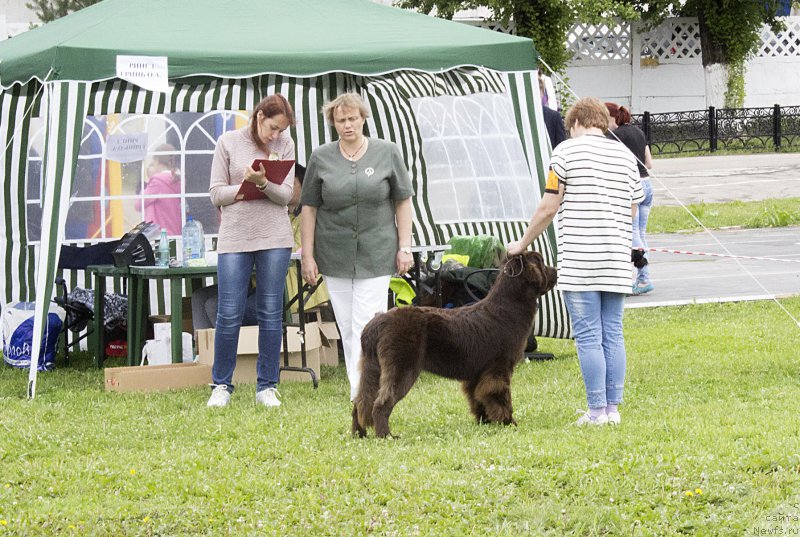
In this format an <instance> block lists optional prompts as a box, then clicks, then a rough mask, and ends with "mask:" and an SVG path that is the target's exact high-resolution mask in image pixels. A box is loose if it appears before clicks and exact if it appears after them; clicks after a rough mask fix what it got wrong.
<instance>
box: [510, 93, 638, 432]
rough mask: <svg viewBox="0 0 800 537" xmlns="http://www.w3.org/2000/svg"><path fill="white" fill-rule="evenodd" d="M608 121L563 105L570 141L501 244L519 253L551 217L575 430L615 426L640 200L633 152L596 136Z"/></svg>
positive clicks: (596, 104) (601, 111)
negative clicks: (571, 368) (521, 228)
mask: <svg viewBox="0 0 800 537" xmlns="http://www.w3.org/2000/svg"><path fill="white" fill-rule="evenodd" d="M608 118H609V116H608V111H607V110H606V107H605V106H604V105H603V103H601V102H600V101H599V100H598V99H596V98H594V97H587V98H583V99H581V100H579V101H578V102H577V103H575V105H574V106H573V107H572V108H570V110H569V111H568V112H567V116H566V124H567V126H568V128H569V131H570V136H571V138H570V139H569V140H566V141H565V142H562V143H561V144H559V146H558V147H557V148H555V150H554V151H553V156H552V159H551V161H550V170H549V172H548V177H547V182H546V185H545V193H544V195H543V196H542V201H541V202H540V203H539V206H538V207H537V208H536V212H535V213H534V215H533V218H532V219H531V222H530V224H529V225H528V228H527V229H526V230H525V234H524V235H523V237H522V239H520V240H519V241H516V242H512V243H510V244H509V245H508V247H507V249H508V254H509V255H515V254H519V253H522V252H523V251H524V250H525V249H526V248H527V247H528V246H529V245H530V244H531V242H533V241H534V239H536V237H538V236H539V235H540V234H541V233H542V232H543V231H544V230H545V229H546V228H547V226H548V225H549V224H550V222H552V220H553V218H554V217H555V216H556V214H558V222H557V224H558V225H557V230H558V288H559V289H560V290H561V291H562V293H563V295H564V299H565V301H566V304H567V311H568V312H569V315H570V319H571V321H572V332H573V335H574V337H575V343H576V345H577V347H578V360H579V361H580V365H581V372H582V374H583V380H584V384H585V386H586V399H587V402H588V406H589V410H587V411H586V412H583V414H582V416H581V417H580V418H579V419H578V422H577V423H578V425H585V424H591V425H602V424H606V423H612V424H615V425H616V424H619V423H620V414H619V410H618V408H617V407H618V405H619V404H620V403H622V392H623V386H624V382H625V366H626V364H625V362H626V355H625V341H624V338H623V333H622V313H623V305H624V300H625V295H626V294H628V293H629V292H630V288H631V287H630V278H631V269H630V255H631V221H632V216H633V215H634V214H635V213H636V204H638V203H639V202H640V201H642V199H643V198H644V194H643V192H642V186H641V183H640V180H639V172H638V170H637V168H636V161H635V160H634V158H633V155H632V154H631V153H630V151H628V149H627V148H626V147H625V146H624V145H623V144H621V143H620V142H618V141H616V140H610V139H608V138H606V137H605V136H604V135H605V132H606V130H607V129H608Z"/></svg>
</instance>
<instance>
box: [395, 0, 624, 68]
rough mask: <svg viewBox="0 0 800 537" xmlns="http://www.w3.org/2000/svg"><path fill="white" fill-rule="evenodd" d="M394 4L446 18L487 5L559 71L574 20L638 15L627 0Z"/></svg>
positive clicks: (418, 0) (405, 0) (408, 0)
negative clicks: (510, 24)
mask: <svg viewBox="0 0 800 537" xmlns="http://www.w3.org/2000/svg"><path fill="white" fill-rule="evenodd" d="M397 5H398V6H399V7H402V8H406V9H409V8H411V9H416V10H418V11H420V12H422V13H426V14H430V13H431V12H432V11H434V10H435V11H436V15H437V16H439V17H442V18H446V19H452V18H453V15H455V14H456V13H457V12H458V11H462V10H469V9H476V8H478V7H486V8H489V10H491V12H492V16H493V19H494V20H496V21H499V22H502V23H504V24H508V22H509V21H511V20H513V21H514V24H515V26H516V33H517V35H519V36H522V37H529V38H531V39H533V42H534V43H535V45H536V50H537V52H538V53H539V55H540V56H541V58H542V59H543V60H544V61H545V62H547V64H548V65H549V66H550V67H551V68H552V69H553V70H554V71H557V72H563V71H564V70H565V69H566V67H567V63H568V62H569V60H570V51H569V50H568V49H567V47H565V46H564V43H565V42H566V38H567V33H568V32H569V29H570V28H571V27H572V25H573V24H574V23H575V21H576V20H581V21H584V22H600V21H601V20H603V19H607V18H610V17H612V16H617V17H622V18H625V19H628V20H630V19H632V18H633V19H638V15H637V14H636V12H635V11H634V9H633V6H632V5H631V3H630V2H626V1H624V0H399V1H398V3H397Z"/></svg>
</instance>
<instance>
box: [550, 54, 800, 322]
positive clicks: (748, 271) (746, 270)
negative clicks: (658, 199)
mask: <svg viewBox="0 0 800 537" xmlns="http://www.w3.org/2000/svg"><path fill="white" fill-rule="evenodd" d="M538 60H539V61H540V62H541V63H542V65H544V66H545V67H546V68H547V70H548V71H550V74H551V75H553V76H555V77H556V79H557V80H558V81H559V83H560V84H561V85H562V86H563V87H564V88H566V89H567V90H569V92H570V94H572V95H573V96H574V97H575V98H576V99H580V96H579V95H578V94H577V93H575V91H574V90H573V89H572V87H571V86H570V85H569V84H567V82H566V81H565V80H564V79H563V78H561V77H560V76H559V75H558V73H556V72H555V71H554V70H553V68H552V67H550V66H549V65H548V64H547V62H545V61H544V60H543V59H542V57H541V56H539V58H538ZM611 134H612V135H613V136H614V138H616V139H617V141H619V138H617V137H616V136H615V135H614V133H613V132H612V133H611ZM634 158H636V161H637V162H639V164H641V165H642V166H644V162H642V161H640V160H639V158H638V157H636V156H635V155H634ZM648 175H649V176H650V178H651V179H653V180H655V181H656V182H658V184H659V185H660V186H661V188H663V189H664V191H666V192H667V194H669V195H670V197H671V198H672V199H673V200H675V202H676V203H677V204H678V205H680V206H681V207H682V208H683V210H685V211H686V212H687V213H688V215H689V216H691V217H692V219H693V220H694V221H695V222H697V225H699V226H700V228H701V229H702V230H703V231H705V232H706V233H707V234H708V235H709V237H711V238H712V239H713V240H714V242H715V243H717V245H719V247H720V248H722V250H723V251H724V252H725V256H726V257H730V258H731V259H733V260H734V261H736V264H737V265H738V266H739V268H741V269H742V271H744V273H745V274H747V275H748V276H749V277H750V279H752V280H753V281H754V282H755V284H756V285H757V286H758V288H759V289H761V290H762V291H763V292H764V293H765V294H766V295H772V296H773V298H772V301H773V302H775V304H777V305H778V307H779V308H780V309H782V310H783V312H784V313H786V315H788V316H789V318H790V319H791V320H792V321H794V323H795V324H796V325H797V327H798V328H800V321H799V320H798V319H797V318H796V317H795V316H794V315H792V314H791V313H790V312H789V310H787V309H786V308H785V307H784V306H783V304H781V303H780V302H779V301H778V299H777V298H776V297H775V296H774V294H773V293H770V292H769V290H768V289H767V288H765V287H764V286H763V285H762V284H761V281H760V280H759V279H758V278H757V277H756V276H755V275H754V274H753V273H752V272H750V270H748V268H747V267H745V266H744V265H743V264H742V263H741V261H739V259H738V256H735V255H734V254H733V253H732V252H731V251H730V250H729V249H728V247H727V246H725V245H724V244H722V242H721V241H720V240H719V239H718V238H717V236H716V235H714V234H713V233H712V232H711V230H710V229H708V228H707V227H706V226H705V224H703V223H702V222H701V221H700V219H699V218H697V216H695V214H694V213H693V212H692V211H691V210H689V208H688V207H687V206H686V205H685V204H684V203H683V202H682V201H681V200H680V199H678V196H676V195H675V193H674V192H673V191H672V190H671V189H670V188H669V187H668V186H667V185H666V184H664V182H663V181H661V179H660V178H659V177H658V176H657V175H656V174H655V173H653V172H652V170H648ZM719 255H721V254H719Z"/></svg>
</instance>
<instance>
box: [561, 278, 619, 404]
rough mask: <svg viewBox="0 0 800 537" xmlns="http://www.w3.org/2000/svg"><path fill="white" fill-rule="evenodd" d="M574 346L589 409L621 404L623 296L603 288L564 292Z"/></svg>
mask: <svg viewBox="0 0 800 537" xmlns="http://www.w3.org/2000/svg"><path fill="white" fill-rule="evenodd" d="M563 294H564V300H565V301H566V304H567V311H568V312H569V316H570V319H571V321H572V334H573V336H574V337H575V344H576V346H577V347H578V361H579V362H580V364H581V373H582V374H583V383H584V385H585V386H586V401H587V402H588V404H589V408H604V407H605V406H606V405H618V404H620V403H622V390H623V387H624V385H625V362H626V356H625V338H624V337H623V335H622V312H623V306H624V300H625V295H624V294H622V293H609V292H606V291H564V292H563Z"/></svg>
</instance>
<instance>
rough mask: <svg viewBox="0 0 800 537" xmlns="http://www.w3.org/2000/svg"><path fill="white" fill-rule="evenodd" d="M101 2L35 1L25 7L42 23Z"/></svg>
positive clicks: (82, 0)
mask: <svg viewBox="0 0 800 537" xmlns="http://www.w3.org/2000/svg"><path fill="white" fill-rule="evenodd" d="M99 1H100V0H33V1H31V2H26V3H25V6H26V7H27V8H28V9H31V10H33V11H34V13H36V16H37V17H39V20H41V21H42V22H50V21H54V20H56V19H58V18H60V17H63V16H64V15H68V14H70V13H72V12H73V11H78V10H79V9H83V8H85V7H88V6H91V5H92V4H96V3H98V2H99Z"/></svg>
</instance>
